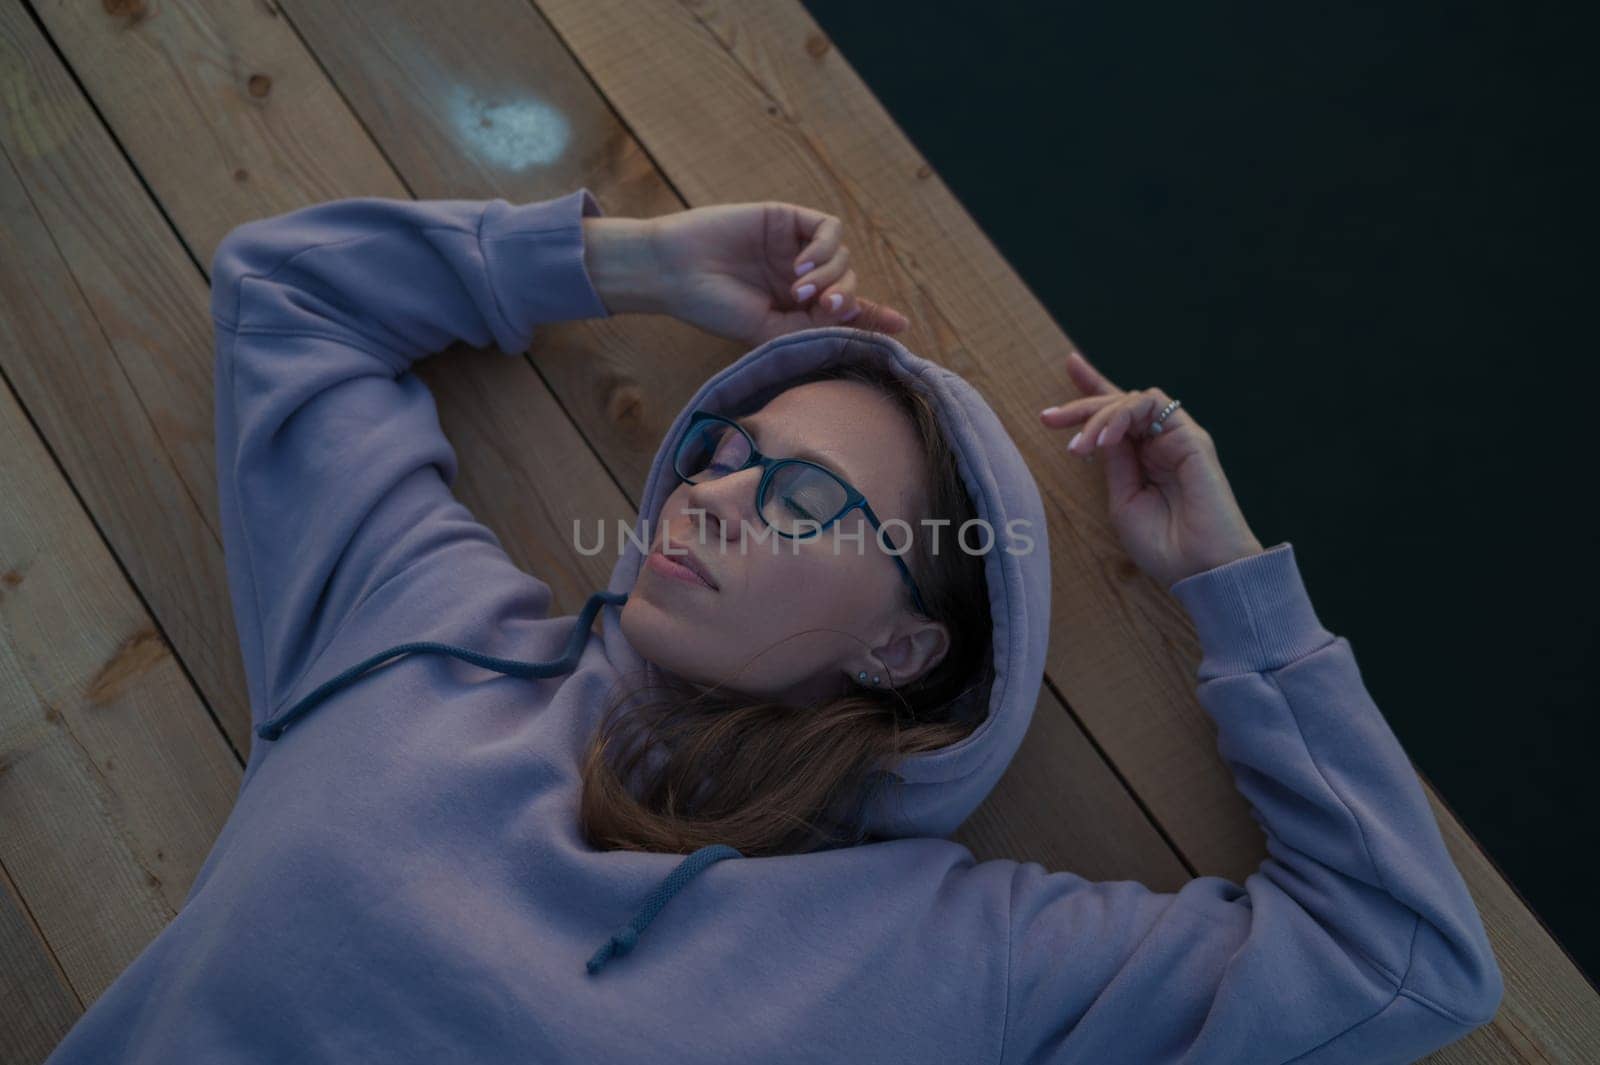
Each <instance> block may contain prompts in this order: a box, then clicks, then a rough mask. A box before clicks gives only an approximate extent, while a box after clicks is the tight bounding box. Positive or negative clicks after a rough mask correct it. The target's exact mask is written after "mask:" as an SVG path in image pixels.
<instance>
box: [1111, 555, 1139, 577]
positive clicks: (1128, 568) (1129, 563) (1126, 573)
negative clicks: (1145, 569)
mask: <svg viewBox="0 0 1600 1065" xmlns="http://www.w3.org/2000/svg"><path fill="white" fill-rule="evenodd" d="M1116 569H1117V579H1118V580H1124V581H1131V580H1135V579H1137V578H1138V576H1139V567H1138V566H1137V565H1136V564H1135V563H1134V561H1133V560H1132V559H1130V558H1119V559H1117V566H1116Z"/></svg>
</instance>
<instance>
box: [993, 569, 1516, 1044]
mask: <svg viewBox="0 0 1600 1065" xmlns="http://www.w3.org/2000/svg"><path fill="white" fill-rule="evenodd" d="M1171 591H1172V593H1173V594H1174V595H1175V596H1176V597H1177V598H1178V600H1179V601H1180V602H1181V603H1182V605H1183V606H1184V608H1185V609H1186V610H1187V611H1188V613H1189V614H1190V616H1191V617H1192V619H1193V620H1194V622H1195V626H1196V632H1197V635H1198V637H1199V640H1200V644H1201V650H1202V659H1201V663H1200V668H1199V698H1200V701H1201V703H1202V704H1203V705H1204V706H1205V708H1206V710H1207V711H1208V712H1209V713H1210V715H1211V716H1212V717H1213V718H1214V719H1215V721H1216V724H1217V746H1218V748H1219V750H1220V752H1221V754H1222V757H1223V758H1224V760H1226V762H1227V763H1228V765H1229V767H1230V768H1231V770H1232V773H1233V777H1234V780H1235V781H1236V782H1237V784H1238V787H1239V790H1240V791H1241V792H1243V793H1244V795H1245V797H1246V798H1247V799H1248V800H1249V802H1250V805H1251V807H1252V816H1253V817H1254V819H1255V820H1256V822H1257V823H1258V824H1260V825H1261V827H1262V828H1263V830H1264V831H1265V834H1266V846H1267V852H1268V855H1269V856H1268V857H1267V858H1266V859H1265V860H1264V861H1263V862H1262V863H1261V866H1260V868H1259V869H1258V870H1257V871H1256V872H1254V873H1252V874H1251V875H1250V876H1248V877H1246V878H1245V883H1244V885H1243V886H1242V887H1241V886H1240V885H1238V884H1236V883H1234V882H1233V881H1231V880H1227V879H1224V878H1221V877H1217V876H1202V877H1197V878H1195V879H1193V880H1191V881H1189V882H1188V883H1187V884H1185V885H1184V886H1183V887H1182V888H1181V889H1179V890H1178V891H1177V892H1175V893H1170V894H1163V893H1156V892H1152V891H1150V890H1149V889H1147V888H1145V887H1144V886H1143V885H1141V884H1139V883H1137V882H1135V881H1109V882H1100V883H1092V882H1090V881H1087V880H1084V879H1083V878H1081V877H1078V876H1074V875H1073V874H1071V873H1067V872H1055V873H1050V872H1046V871H1045V870H1044V868H1043V867H1042V866H1040V865H1039V864H1038V863H1037V862H1029V863H1020V864H1018V865H1017V866H1016V868H1015V871H1014V875H1013V877H1012V881H1011V918H1010V934H1011V948H1010V949H1011V960H1010V980H1009V997H1008V1002H1007V1008H1006V1022H1005V1023H1006V1031H1005V1036H1004V1042H1003V1043H1002V1061H1003V1062H1007V1063H1011V1062H1069V1061H1071V1062H1077V1061H1106V1062H1111V1061H1118V1062H1121V1061H1127V1062H1134V1061H1137V1062H1186V1063H1199V1062H1217V1063H1228V1065H1243V1063H1246V1062H1260V1063H1263V1065H1279V1063H1287V1062H1291V1061H1292V1062H1295V1063H1296V1065H1334V1063H1347V1062H1348V1063H1351V1065H1357V1063H1359V1065H1376V1063H1378V1062H1410V1061H1415V1060H1416V1059H1417V1058H1420V1057H1423V1056H1424V1055H1426V1054H1428V1053H1429V1052H1431V1051H1433V1050H1435V1049H1437V1048H1439V1047H1442V1046H1444V1045H1445V1044H1447V1043H1451V1042H1453V1041H1455V1040H1457V1039H1459V1038H1460V1037H1462V1036H1463V1035H1465V1034H1467V1033H1468V1032H1470V1031H1472V1029H1474V1028H1476V1027H1478V1026H1479V1025H1482V1024H1484V1023H1486V1022H1487V1021H1489V1020H1490V1019H1491V1018H1492V1017H1493V1016H1494V1013H1495V1010H1496V1008H1497V1007H1498V1005H1499V1002H1500V999H1501V993H1502V984H1501V978H1500V970H1499V968H1498V966H1497V965H1496V962H1495V958H1494V955H1493V953H1492V951H1491V949H1490V946H1489V943H1488V939H1487V937H1486V935H1485V933H1484V928H1483V925H1482V922H1481V921H1480V919H1479V915H1478V912H1477V909H1476V908H1475V906H1474V904H1473V901H1472V898H1471V897H1470V895H1469V894H1468V892H1467V887H1466V884H1465V883H1464V882H1463V880H1462V878H1461V876H1460V874H1459V872H1458V871H1457V869H1456V867H1455V865H1454V864H1453V863H1452V861H1451V859H1450V855H1449V853H1448V852H1447V851H1446V849H1445V844H1444V840H1443V838H1442V837H1441V836H1440V833H1439V828H1438V824H1437V823H1436V822H1435V820H1434V818H1433V813H1432V811H1431V809H1430V808H1429V805H1428V801H1427V798H1426V796H1425V794H1424V792H1423V788H1422V784H1421V781H1420V780H1419V779H1418V777H1417V775H1416V772H1415V770H1414V769H1413V767H1412V765H1411V762H1410V760H1409V758H1408V757H1407V755H1406V753H1405V751H1404V750H1403V749H1402V748H1401V746H1400V743H1399V741H1398V740H1397V739H1396V737H1395V735H1394V733H1393V732H1391V731H1390V728H1389V725H1388V723H1387V722H1386V721H1385V719H1384V716H1383V714H1382V713H1381V712H1380V711H1379V710H1378V707H1377V706H1376V705H1375V704H1374V703H1373V700H1372V698H1371V696H1370V695H1369V694H1368V693H1367V690H1366V688H1365V687H1364V685H1363V682H1362V678H1361V674H1360V672H1359V670H1358V669H1357V667H1356V661H1355V657H1354V655H1353V653H1352V650H1351V646H1350V643H1349V641H1348V640H1346V639H1345V638H1343V637H1336V636H1334V635H1333V634H1331V633H1329V632H1328V631H1327V630H1326V629H1325V628H1323V627H1322V625H1321V624H1320V622H1319V621H1318V619H1317V617H1316V614H1315V612H1314V611H1313V609H1312V606H1311V602H1310V600H1309V599H1308V598H1307V593H1306V589H1305V586H1304V584H1303V583H1302V578H1301V575H1300V572H1299V569H1298V566H1297V563H1296V560H1295V556H1294V550H1293V547H1292V545H1291V544H1289V543H1288V542H1284V543H1281V544H1278V545H1277V546H1276V547H1273V548H1271V549H1270V550H1268V551H1267V552H1265V553H1264V554H1261V555H1256V556H1252V557H1250V558H1246V559H1239V560H1237V561H1234V562H1230V563H1228V564H1226V565H1223V566H1219V567H1217V568H1215V569H1211V570H1207V571H1205V572H1203V573H1199V574H1195V575H1194V576H1191V577H1188V578H1185V579H1184V580H1181V581H1179V582H1177V583H1176V584H1174V585H1173V586H1172V589H1171Z"/></svg>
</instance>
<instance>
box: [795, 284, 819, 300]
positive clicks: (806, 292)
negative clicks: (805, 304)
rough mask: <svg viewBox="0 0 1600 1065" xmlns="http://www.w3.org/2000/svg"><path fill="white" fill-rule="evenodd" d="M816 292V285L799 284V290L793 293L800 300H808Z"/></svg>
mask: <svg viewBox="0 0 1600 1065" xmlns="http://www.w3.org/2000/svg"><path fill="white" fill-rule="evenodd" d="M816 294H817V286H816V285H801V286H800V291H799V292H796V293H795V295H796V296H797V297H798V298H800V299H801V300H808V299H810V298H811V297H812V296H815V295H816Z"/></svg>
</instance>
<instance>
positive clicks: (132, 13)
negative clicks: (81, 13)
mask: <svg viewBox="0 0 1600 1065" xmlns="http://www.w3.org/2000/svg"><path fill="white" fill-rule="evenodd" d="M103 6H104V7H105V9H106V14H108V15H112V16H115V17H118V18H122V17H127V18H131V19H142V18H144V16H145V7H144V0H104V4H103Z"/></svg>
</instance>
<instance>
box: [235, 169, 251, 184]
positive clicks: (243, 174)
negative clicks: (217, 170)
mask: <svg viewBox="0 0 1600 1065" xmlns="http://www.w3.org/2000/svg"><path fill="white" fill-rule="evenodd" d="M233 180H235V181H241V182H242V181H249V180H250V171H248V170H246V169H245V168H244V167H242V166H241V167H240V168H239V169H237V170H235V171H234V172H233Z"/></svg>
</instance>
